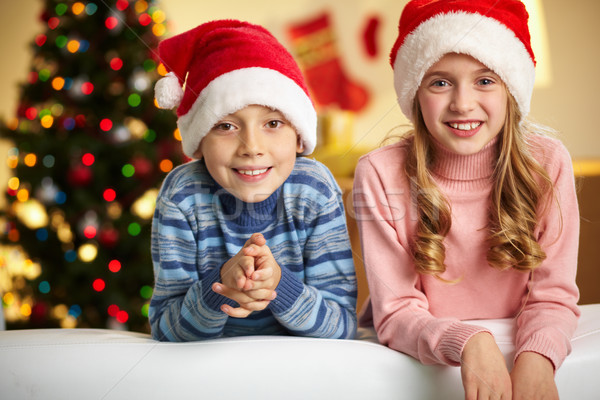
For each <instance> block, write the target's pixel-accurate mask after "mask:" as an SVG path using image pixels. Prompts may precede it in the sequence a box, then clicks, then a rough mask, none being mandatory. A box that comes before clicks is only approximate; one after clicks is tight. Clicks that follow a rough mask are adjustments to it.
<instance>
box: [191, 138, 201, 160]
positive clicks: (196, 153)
mask: <svg viewBox="0 0 600 400" xmlns="http://www.w3.org/2000/svg"><path fill="white" fill-rule="evenodd" d="M200 143H202V142H200ZM193 156H194V158H195V159H197V160H201V159H202V146H201V145H198V148H197V149H196V151H195V152H194V154H193Z"/></svg>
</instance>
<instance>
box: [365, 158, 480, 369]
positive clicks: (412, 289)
mask: <svg viewBox="0 0 600 400" xmlns="http://www.w3.org/2000/svg"><path fill="white" fill-rule="evenodd" d="M397 159H398V157H397V156H396V155H394V157H388V158H387V159H385V158H384V159H380V160H378V161H377V163H378V164H377V165H378V166H379V168H378V167H376V166H374V165H373V164H372V162H371V160H370V158H369V157H364V158H362V159H361V160H360V161H359V163H358V165H357V168H356V172H355V178H354V210H355V212H356V220H357V223H358V228H359V233H360V237H361V245H362V254H363V258H364V264H365V270H366V274H367V280H368V283H369V292H370V296H371V304H372V308H373V318H374V325H375V329H376V330H377V335H378V338H379V341H380V342H381V343H383V344H385V345H387V346H389V347H391V348H393V349H395V350H399V351H402V352H404V353H407V354H409V355H411V356H413V357H415V358H417V359H418V360H420V361H421V362H422V363H424V364H450V365H459V364H460V361H461V353H462V350H463V347H464V346H465V344H466V342H467V341H468V340H469V339H470V338H471V337H472V336H473V335H475V334H476V333H478V332H484V331H486V329H484V328H481V327H477V326H473V325H468V324H464V323H461V322H460V321H459V320H457V319H454V318H436V317H434V316H432V315H431V313H430V312H429V305H428V301H427V297H426V296H425V294H424V293H423V292H422V291H421V290H419V285H420V282H419V277H418V274H417V272H416V271H415V267H414V263H413V261H412V256H411V253H410V249H409V248H408V246H409V245H408V243H409V237H410V232H408V230H409V229H410V228H409V227H410V226H411V224H413V225H414V218H415V217H414V215H413V214H414V213H411V199H410V191H409V185H408V184H407V183H406V179H404V178H403V174H404V173H403V170H402V167H401V162H400V161H399V160H397ZM380 164H381V165H380ZM383 164H385V165H383Z"/></svg>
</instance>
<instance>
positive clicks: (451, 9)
mask: <svg viewBox="0 0 600 400" xmlns="http://www.w3.org/2000/svg"><path fill="white" fill-rule="evenodd" d="M528 18H529V14H528V13H527V10H526V9H525V6H524V5H523V3H522V2H520V1H518V0H413V1H410V2H409V3H408V4H407V5H406V6H405V8H404V10H403V11H402V15H401V17H400V24H399V27H398V31H399V34H398V38H397V39H396V43H395V44H394V47H393V48H392V51H391V53H390V61H391V64H392V68H393V69H394V87H395V89H396V94H397V96H398V103H399V104H400V108H401V109H402V112H403V113H404V114H405V115H406V116H407V117H408V118H409V119H410V120H411V121H413V122H414V116H413V115H412V106H413V101H414V99H415V95H416V93H417V89H418V88H419V86H420V84H421V80H422V79H423V76H424V75H425V73H426V72H427V70H428V69H429V68H430V67H431V66H432V65H433V64H435V63H436V62H437V61H439V60H440V59H441V58H442V56H444V55H445V54H447V53H461V54H468V55H470V56H472V57H474V58H475V59H477V60H478V61H479V62H481V63H482V64H484V65H485V66H487V67H488V68H490V69H491V70H492V71H494V72H495V73H496V74H497V75H498V76H499V77H500V78H501V79H502V80H503V81H504V83H505V84H506V86H507V87H508V90H509V91H510V93H511V94H512V95H513V97H514V98H515V100H516V101H517V104H518V105H519V109H520V111H521V115H522V117H525V116H526V115H527V114H528V113H529V105H530V101H531V95H532V92H533V82H534V80H535V57H534V55H533V50H532V49H531V43H530V36H529V28H528V27H527V20H528Z"/></svg>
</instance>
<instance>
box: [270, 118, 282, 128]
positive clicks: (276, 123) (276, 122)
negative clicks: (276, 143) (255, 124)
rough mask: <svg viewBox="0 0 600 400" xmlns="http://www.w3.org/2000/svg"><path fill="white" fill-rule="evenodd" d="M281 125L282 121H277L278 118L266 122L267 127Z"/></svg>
mask: <svg viewBox="0 0 600 400" xmlns="http://www.w3.org/2000/svg"><path fill="white" fill-rule="evenodd" d="M281 125H283V122H282V121H279V120H273V121H269V122H267V128H271V129H275V128H279V127H280V126H281Z"/></svg>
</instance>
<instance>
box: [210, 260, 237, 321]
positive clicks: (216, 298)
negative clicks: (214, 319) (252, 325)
mask: <svg viewBox="0 0 600 400" xmlns="http://www.w3.org/2000/svg"><path fill="white" fill-rule="evenodd" d="M220 281H221V268H215V269H214V270H212V271H211V272H210V273H209V274H208V275H206V276H205V277H204V278H203V279H202V281H201V283H202V302H203V303H204V305H205V306H206V307H207V308H208V309H210V310H212V311H218V312H222V311H221V306H222V305H223V304H228V305H230V306H232V307H237V306H238V304H237V303H236V302H235V301H233V300H231V299H230V298H228V297H225V296H223V295H222V294H219V293H216V292H215V291H214V290H212V284H213V283H215V282H220Z"/></svg>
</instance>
